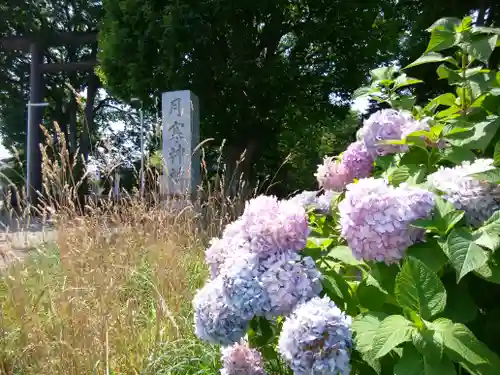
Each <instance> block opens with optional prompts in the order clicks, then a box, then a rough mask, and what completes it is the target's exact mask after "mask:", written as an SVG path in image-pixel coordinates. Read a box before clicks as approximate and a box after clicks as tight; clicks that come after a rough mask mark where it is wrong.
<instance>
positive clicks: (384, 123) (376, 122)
mask: <svg viewBox="0 0 500 375" xmlns="http://www.w3.org/2000/svg"><path fill="white" fill-rule="evenodd" d="M418 130H429V125H428V123H427V122H426V121H417V120H415V119H414V118H413V116H412V115H411V113H410V112H407V111H396V110H394V109H382V110H380V111H378V112H375V113H374V114H372V115H371V116H370V117H369V118H368V119H367V120H365V121H364V124H363V127H362V128H361V129H360V130H359V131H358V137H359V138H360V139H361V140H362V141H363V142H364V144H365V146H366V149H367V150H368V152H369V153H370V155H371V156H372V157H373V158H376V157H377V156H382V155H389V154H395V153H398V152H405V151H407V150H408V147H407V146H406V145H391V144H384V143H382V141H386V140H401V139H403V138H405V137H406V136H408V135H409V134H411V133H413V132H415V131H418Z"/></svg>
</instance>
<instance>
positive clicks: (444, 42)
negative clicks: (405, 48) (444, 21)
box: [425, 27, 458, 53]
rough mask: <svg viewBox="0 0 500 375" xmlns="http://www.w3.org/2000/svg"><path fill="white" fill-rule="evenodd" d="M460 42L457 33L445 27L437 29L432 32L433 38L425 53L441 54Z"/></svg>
mask: <svg viewBox="0 0 500 375" xmlns="http://www.w3.org/2000/svg"><path fill="white" fill-rule="evenodd" d="M457 42H458V36H457V34H456V32H455V31H453V30H450V29H446V28H444V27H436V28H434V29H433V30H432V32H431V38H430V40H429V44H428V45H427V49H426V50H425V53H428V52H439V51H442V50H445V49H448V48H450V47H453V46H455V45H456V44H457Z"/></svg>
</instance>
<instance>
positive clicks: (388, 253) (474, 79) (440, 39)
mask: <svg viewBox="0 0 500 375" xmlns="http://www.w3.org/2000/svg"><path fill="white" fill-rule="evenodd" d="M429 32H430V35H431V36H430V42H429V45H428V48H427V50H426V51H425V53H424V54H423V55H422V56H421V57H420V58H419V59H417V60H416V61H415V62H413V63H412V64H410V65H409V66H407V67H405V68H404V69H402V70H401V71H398V70H397V69H396V68H393V67H383V68H379V69H375V70H374V71H372V72H371V76H372V83H371V85H370V86H368V87H364V88H361V89H359V90H358V91H357V93H356V95H358V96H360V95H368V96H370V97H371V98H372V99H375V100H377V101H379V102H383V103H388V104H390V106H391V107H392V108H391V109H383V110H381V111H379V112H377V113H375V114H373V115H372V116H371V117H370V118H369V119H367V120H366V121H365V122H364V124H363V127H362V128H361V129H360V131H359V132H358V135H357V137H358V139H357V141H356V142H355V143H353V144H352V145H351V146H349V147H348V148H347V150H346V152H345V153H343V154H341V155H339V156H338V157H336V158H333V157H328V158H326V159H325V162H324V164H323V165H321V166H319V168H318V172H317V174H316V177H317V179H318V182H319V184H320V185H321V186H322V187H323V188H324V189H326V190H327V191H326V193H325V195H321V194H319V193H318V194H314V193H311V192H305V193H304V194H301V195H300V196H297V197H294V198H292V199H290V200H278V199H276V198H274V197H265V196H261V197H257V198H254V199H253V200H251V201H249V202H248V203H247V205H246V208H245V210H244V212H243V214H242V215H241V216H240V218H238V219H237V220H236V221H235V222H234V223H232V224H230V225H229V226H227V227H226V229H225V231H224V233H223V234H222V237H221V238H220V239H217V240H214V241H213V242H212V245H211V247H210V248H209V249H208V250H207V252H206V260H207V262H208V264H209V265H210V266H211V269H212V273H211V278H210V280H209V281H207V283H206V284H205V286H204V287H203V288H202V289H200V290H199V291H198V293H197V295H196V297H195V298H194V301H193V304H194V310H195V325H196V332H197V335H198V336H199V337H200V338H202V339H204V340H206V341H210V342H214V343H219V344H222V345H223V346H224V348H223V355H222V363H223V366H224V368H223V373H224V374H227V375H235V374H243V373H244V374H263V373H266V372H267V373H269V374H278V373H279V374H287V373H293V374H296V375H299V374H300V375H302V374H341V375H345V374H360V375H369V374H379V375H385V374H405V375H406V374H440V375H452V374H457V373H458V374H471V375H495V374H497V373H498V369H499V368H500V358H499V353H500V345H499V344H498V340H497V337H498V331H499V328H498V327H500V314H499V311H500V309H499V305H498V302H497V301H496V300H495V297H496V296H498V295H499V292H500V288H499V287H498V286H497V284H500V265H499V262H498V260H499V259H498V253H497V251H498V250H499V249H500V210H499V208H500V206H499V203H498V202H499V199H498V192H499V191H500V190H499V187H498V184H499V183H500V168H499V167H500V142H499V141H498V140H499V139H500V131H499V129H498V128H499V125H500V118H499V115H500V73H497V72H495V71H493V70H491V69H488V68H487V67H486V64H487V62H488V59H489V57H490V55H491V53H492V52H493V50H494V48H495V46H496V45H497V44H498V38H499V36H500V29H493V28H486V27H475V26H473V25H472V20H471V18H470V17H467V18H465V19H463V20H458V19H451V18H445V19H441V20H439V21H437V22H436V23H435V24H434V25H432V26H431V27H430V28H429ZM447 50H453V51H454V54H453V55H449V56H448V55H444V54H443V51H447ZM426 63H441V65H439V67H438V68H437V74H438V75H439V77H440V78H441V79H446V80H448V83H449V85H450V86H451V87H452V88H453V89H454V90H453V92H449V93H446V94H443V95H440V96H439V97H437V98H434V99H432V100H431V101H430V102H429V103H428V104H427V105H426V106H424V107H420V106H415V103H416V99H415V98H414V97H413V96H412V95H411V90H410V89H409V87H410V86H411V85H414V84H418V83H420V82H421V81H420V80H418V79H416V78H412V77H410V76H408V75H407V74H406V71H407V70H408V69H411V68H412V67H413V66H416V65H419V64H426ZM324 196H327V197H332V196H333V199H332V200H331V205H330V207H329V208H330V209H329V210H327V212H325V210H324V205H323V204H322V203H321V202H322V201H324ZM257 351H258V352H259V353H260V354H259V353H257Z"/></svg>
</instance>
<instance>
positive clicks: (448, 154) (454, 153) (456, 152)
mask: <svg viewBox="0 0 500 375" xmlns="http://www.w3.org/2000/svg"><path fill="white" fill-rule="evenodd" d="M475 159H476V154H474V152H472V151H471V150H469V149H466V148H462V147H456V146H450V147H447V148H444V149H442V150H441V160H448V161H451V162H452V163H453V164H457V165H458V164H461V163H462V162H464V161H474V160H475Z"/></svg>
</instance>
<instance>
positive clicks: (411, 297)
mask: <svg viewBox="0 0 500 375" xmlns="http://www.w3.org/2000/svg"><path fill="white" fill-rule="evenodd" d="M394 295H395V297H396V300H397V301H398V304H399V305H400V306H401V307H402V308H405V309H408V310H411V311H414V312H417V313H419V314H420V316H421V317H422V318H423V319H430V318H431V317H433V316H434V315H437V314H439V313H440V312H441V311H443V310H444V308H445V306H446V289H445V288H444V286H443V284H442V283H441V280H439V278H438V277H437V276H436V274H435V273H434V272H433V271H432V270H431V269H430V268H428V267H427V266H426V265H425V264H424V263H422V262H421V261H420V260H418V259H416V258H412V257H408V258H407V259H406V261H405V263H404V264H403V267H402V268H401V271H400V272H399V274H398V275H397V276H396V286H395V290H394Z"/></svg>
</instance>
